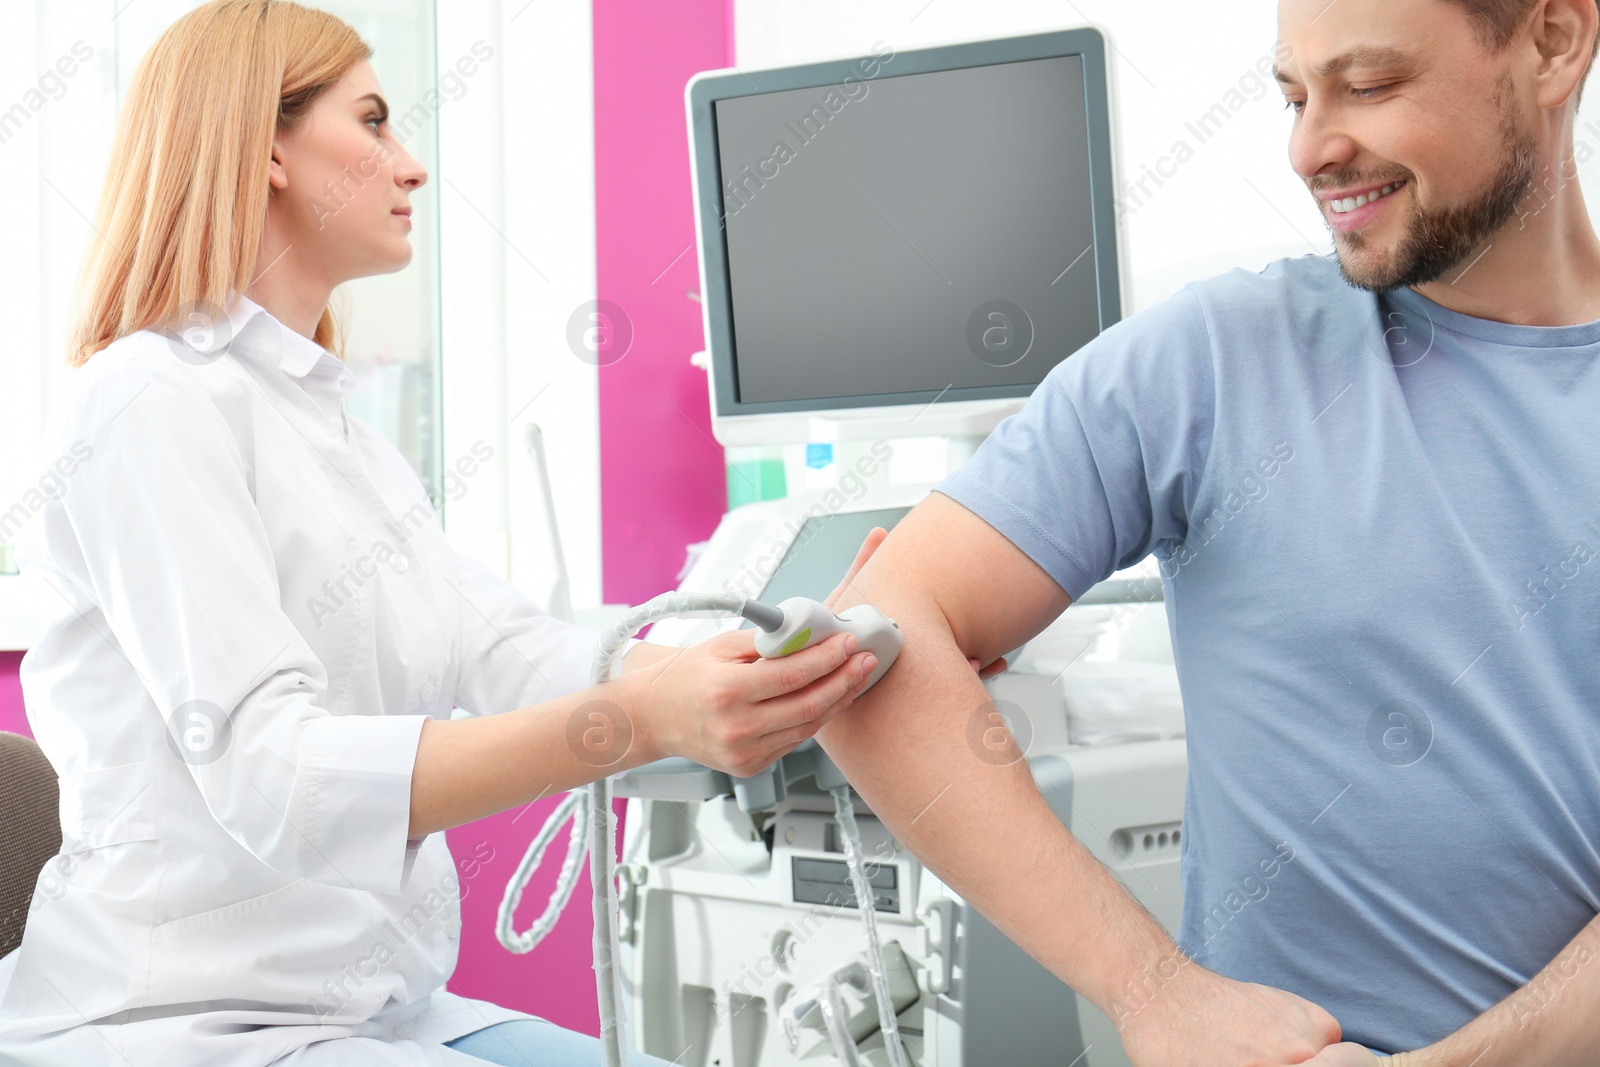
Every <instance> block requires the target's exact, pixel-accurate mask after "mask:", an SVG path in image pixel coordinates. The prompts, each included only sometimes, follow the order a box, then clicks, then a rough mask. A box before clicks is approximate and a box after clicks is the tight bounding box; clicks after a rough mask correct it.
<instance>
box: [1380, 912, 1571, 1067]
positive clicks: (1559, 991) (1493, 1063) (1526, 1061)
mask: <svg viewBox="0 0 1600 1067" xmlns="http://www.w3.org/2000/svg"><path fill="white" fill-rule="evenodd" d="M1597 1047H1600V917H1597V918H1595V919H1592V920H1590V922H1589V924H1588V925H1587V926H1585V927H1584V928H1583V929H1582V930H1581V931H1579V932H1578V936H1577V937H1575V938H1573V939H1572V940H1571V941H1569V942H1568V943H1567V945H1566V947H1564V948H1563V949H1562V950H1561V951H1560V952H1558V953H1557V954H1556V958H1555V959H1553V960H1551V961H1550V963H1549V964H1548V965H1547V966H1546V967H1545V968H1544V970H1542V971H1540V972H1539V973H1538V974H1537V975H1535V976H1534V979H1533V981H1531V982H1529V983H1528V984H1527V985H1525V986H1523V987H1522V988H1521V989H1519V990H1517V991H1516V992H1515V993H1513V994H1511V995H1510V996H1509V997H1507V998H1506V999H1504V1000H1502V1001H1501V1002H1500V1003H1498V1004H1496V1005H1495V1006H1494V1007H1492V1008H1490V1009H1489V1010H1488V1011H1486V1012H1484V1013H1483V1014H1482V1015H1480V1016H1478V1017H1477V1018H1476V1019H1474V1020H1473V1021H1472V1022H1470V1023H1468V1024H1467V1025H1466V1026H1463V1027H1462V1028H1461V1029H1460V1030H1457V1031H1456V1032H1455V1033H1453V1034H1451V1035H1450V1036H1449V1037H1447V1038H1445V1039H1444V1040H1442V1041H1439V1042H1436V1043H1435V1044H1432V1045H1429V1046H1428V1047H1427V1048H1425V1049H1420V1050H1418V1051H1416V1052H1408V1053H1404V1054H1402V1055H1400V1056H1396V1057H1395V1058H1394V1060H1393V1061H1392V1062H1393V1063H1394V1064H1395V1065H1396V1067H1468V1065H1469V1064H1470V1065H1471V1067H1586V1065H1589V1064H1593V1063H1594V1062H1595V1055H1596V1054H1595V1049H1596V1048H1597Z"/></svg>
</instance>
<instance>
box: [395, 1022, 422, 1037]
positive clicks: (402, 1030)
mask: <svg viewBox="0 0 1600 1067" xmlns="http://www.w3.org/2000/svg"><path fill="white" fill-rule="evenodd" d="M416 1035H417V1028H416V1027H414V1026H412V1025H411V1024H410V1023H401V1024H400V1025H399V1026H397V1027H395V1028H394V1036H395V1037H398V1038H399V1039H400V1040H401V1041H410V1040H411V1039H412V1038H413V1037H415V1036H416Z"/></svg>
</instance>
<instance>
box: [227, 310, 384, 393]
mask: <svg viewBox="0 0 1600 1067" xmlns="http://www.w3.org/2000/svg"><path fill="white" fill-rule="evenodd" d="M227 316H228V327H227V329H226V330H216V331H214V333H213V337H212V340H211V347H213V348H220V347H223V346H227V348H228V350H229V351H230V352H235V353H238V354H242V355H247V356H253V357H255V358H256V359H260V360H264V361H266V362H268V363H271V364H273V365H274V366H277V367H279V368H281V369H282V370H283V371H284V373H286V374H289V375H291V376H293V377H295V378H304V377H306V376H307V375H314V376H316V377H328V378H334V379H336V380H337V381H338V383H339V384H340V385H341V386H346V387H347V386H348V383H349V382H350V381H352V380H353V378H352V375H351V373H350V369H349V368H348V367H346V366H345V364H344V361H343V360H341V359H340V358H339V357H337V356H335V355H334V354H333V353H331V352H329V351H328V350H327V349H325V348H323V347H322V346H321V345H319V344H317V343H316V342H315V341H313V340H311V338H309V337H306V336H304V335H303V334H299V333H296V332H295V331H294V330H291V329H289V327H287V326H285V325H284V324H283V323H282V322H280V321H278V319H277V318H276V317H275V316H273V314H272V313H271V312H270V311H268V310H267V309H266V308H264V307H262V306H261V305H260V304H258V303H256V302H255V301H254V300H251V299H250V298H249V297H248V296H245V295H244V294H243V293H239V294H236V295H235V297H234V303H233V307H232V308H231V309H230V310H229V311H228V312H227Z"/></svg>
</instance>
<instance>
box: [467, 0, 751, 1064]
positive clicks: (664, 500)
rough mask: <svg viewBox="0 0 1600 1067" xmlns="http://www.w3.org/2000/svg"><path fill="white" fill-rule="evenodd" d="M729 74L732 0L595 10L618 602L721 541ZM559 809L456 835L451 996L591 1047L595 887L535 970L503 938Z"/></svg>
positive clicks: (606, 477) (608, 533)
mask: <svg viewBox="0 0 1600 1067" xmlns="http://www.w3.org/2000/svg"><path fill="white" fill-rule="evenodd" d="M732 62H733V18H732V0H674V2H673V3H669V4H654V3H652V4H641V3H638V2H637V0H594V68H595V75H594V78H595V84H594V109H595V200H596V205H595V206H596V227H595V228H596V234H595V238H596V242H597V246H598V247H597V256H598V273H599V296H600V298H601V299H602V300H609V301H611V302H613V303H614V304H616V305H618V306H619V307H621V308H622V309H623V311H624V312H625V313H626V314H627V316H628V318H629V320H630V321H631V324H632V330H633V343H632V346H631V347H630V348H629V349H628V351H627V353H626V355H624V356H623V357H622V358H621V359H620V360H618V361H617V362H615V363H611V364H609V365H607V366H604V367H601V368H600V371H599V373H600V470H601V487H600V489H601V503H600V510H601V529H602V531H603V534H602V536H603V539H604V540H603V544H602V553H603V560H604V568H603V569H604V574H603V579H604V580H603V591H604V596H605V599H606V601H607V602H608V603H630V604H637V603H641V602H643V601H645V600H648V599H649V598H650V597H652V596H655V595H656V594H657V593H660V592H663V591H665V590H667V589H670V588H672V587H673V586H674V585H675V584H676V581H675V578H674V576H675V575H676V574H677V573H678V570H679V568H681V567H682V565H683V559H684V550H685V546H687V545H688V544H689V543H691V542H693V541H700V540H704V539H705V538H706V537H709V536H710V534H711V531H712V530H713V529H715V528H716V524H717V520H718V519H719V518H721V516H722V513H723V511H724V509H725V508H726V506H727V491H726V483H725V480H724V479H725V474H724V468H723V458H722V449H721V448H720V447H718V446H717V445H716V444H715V443H714V441H713V440H712V437H711V425H710V404H709V399H708V396H707V390H706V376H705V372H704V371H701V370H697V369H696V368H694V367H692V366H690V365H689V356H690V354H691V353H693V352H696V351H698V350H699V349H700V348H701V347H702V346H703V342H702V335H701V329H700V305H699V304H698V303H696V302H695V301H693V300H690V299H688V298H687V297H685V296H684V293H685V291H686V290H689V289H696V290H697V289H699V287H700V279H699V267H698V259H697V256H696V253H695V250H694V248H693V247H689V246H690V244H691V242H693V241H694V240H695V233H694V205H693V203H692V201H691V191H690V181H689V149H688V131H687V129H686V128H685V124H684V112H683V87H684V85H685V84H686V83H687V82H688V80H689V78H690V76H691V75H693V74H694V73H696V72H697V71H701V70H710V69H714V68H719V67H726V66H729V65H731V64H732ZM686 248H687V249H688V250H687V251H685V249H686ZM680 253H681V255H680ZM674 257H677V258H676V262H674ZM669 264H670V266H669ZM556 803H557V800H556V799H555V798H551V799H549V800H545V801H541V802H540V803H539V804H536V805H535V806H534V807H533V808H531V809H529V810H528V811H527V812H526V814H521V815H519V814H518V813H516V812H504V813H502V814H500V815H497V816H495V817H493V818H490V819H484V820H482V821H480V822H476V823H473V824H471V825H470V826H463V827H459V828H457V829H455V830H452V831H450V834H449V838H450V847H451V849H452V850H453V851H454V852H455V855H456V860H457V865H458V867H460V868H461V871H460V874H461V881H462V894H463V897H462V903H461V911H462V934H461V962H460V964H459V966H458V967H457V968H456V973H455V977H454V978H452V979H451V981H450V988H451V989H452V990H453V991H455V992H457V993H460V994H462V995H463V996H472V997H482V998H484V999H488V1000H493V1001H496V1002H497V1003H501V1004H505V1005H507V1006H508V1007H512V1008H516V1009H518V1010H521V1011H527V1012H531V1013H533V1014H535V1015H540V1016H543V1017H544V1018H547V1019H549V1020H550V1021H552V1022H555V1023H559V1024H561V1025H562V1026H567V1027H570V1028H572V1029H574V1030H581V1031H584V1032H585V1033H590V1034H594V1033H598V1032H599V1027H598V1023H597V1019H596V1005H595V991H594V971H593V969H592V967H591V961H592V959H593V957H592V954H591V952H590V948H589V944H590V937H591V936H592V932H593V923H592V922H591V921H590V917H589V910H588V908H587V907H585V906H583V905H584V902H585V901H586V900H587V898H588V894H589V891H590V890H589V879H588V875H587V873H586V874H585V875H584V877H583V879H582V880H581V881H580V882H579V885H578V889H577V893H576V895H575V896H574V898H573V904H572V906H571V907H570V908H569V909H568V910H567V912H566V914H565V915H563V916H562V918H561V921H560V923H559V924H558V925H557V926H556V929H555V931H554V932H553V933H552V934H551V935H550V937H549V938H548V939H546V941H545V942H544V943H543V944H542V945H540V946H539V947H538V948H537V949H535V950H534V951H533V952H532V953H531V954H530V955H529V956H512V955H511V954H510V953H508V952H506V951H505V950H504V949H503V948H501V947H500V945H499V943H498V942H497V941H495V939H494V921H495V913H496V910H497V909H498V908H499V905H500V895H501V893H502V891H503V890H504V887H505V883H506V879H508V878H509V877H510V876H511V874H512V872H513V871H514V870H515V869H516V866H517V863H518V862H519V861H520V860H521V858H522V853H523V850H524V849H525V848H526V847H527V843H528V841H529V840H530V839H531V838H532V836H533V834H534V833H535V831H537V829H538V828H539V826H540V825H541V824H542V823H543V821H544V819H545V815H546V813H547V812H549V810H550V809H551V808H553V807H554V806H555V805H556ZM619 812H620V806H619ZM561 841H563V842H564V841H565V836H564V835H563V837H562V838H561ZM557 847H559V846H557ZM484 857H488V858H486V859H485V858H484ZM475 861H476V862H475ZM560 864H561V860H560V855H559V853H557V854H551V855H548V856H547V864H546V867H547V869H546V870H545V871H542V872H541V876H540V877H539V878H538V879H537V880H536V881H535V883H534V884H533V885H532V886H531V887H530V888H529V889H528V891H527V893H525V894H524V896H523V907H522V908H521V910H520V913H519V915H518V917H517V925H518V927H519V929H523V928H526V927H527V925H528V924H529V922H530V921H531V920H532V919H533V918H535V917H536V916H537V915H538V913H539V912H540V911H542V910H543V907H544V902H545V900H546V899H547V898H548V896H549V892H550V887H551V885H552V884H553V883H554V881H555V871H556V869H557V868H559V867H560Z"/></svg>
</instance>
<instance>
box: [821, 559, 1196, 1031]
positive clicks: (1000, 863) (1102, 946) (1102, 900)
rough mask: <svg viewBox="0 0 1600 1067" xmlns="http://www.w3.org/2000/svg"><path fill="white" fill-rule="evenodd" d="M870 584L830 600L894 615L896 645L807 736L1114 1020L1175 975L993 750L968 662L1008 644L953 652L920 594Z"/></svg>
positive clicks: (1001, 753)
mask: <svg viewBox="0 0 1600 1067" xmlns="http://www.w3.org/2000/svg"><path fill="white" fill-rule="evenodd" d="M872 581H873V567H872V564H868V566H867V568H866V569H865V570H864V571H863V573H862V575H861V576H860V577H859V578H858V579H857V581H856V583H855V588H854V589H853V591H852V593H851V594H848V595H847V596H846V597H845V598H844V599H842V600H841V601H840V602H839V605H838V607H839V609H841V610H842V609H843V608H845V607H848V606H849V605H851V604H854V603H858V602H862V601H864V600H870V601H871V602H872V603H874V604H876V605H877V606H878V607H879V608H881V609H882V610H884V611H885V612H887V613H888V614H889V615H891V616H893V617H894V618H895V619H896V621H897V622H898V623H899V625H900V628H901V631H902V634H903V636H904V638H905V644H904V650H903V651H902V652H901V655H900V658H899V659H898V660H897V661H896V664H895V666H894V668H893V669H892V670H890V671H889V673H888V674H886V675H885V676H884V678H883V679H882V681H880V682H879V683H878V684H877V686H875V687H874V688H873V689H872V690H871V691H869V692H868V693H866V694H864V695H863V696H862V697H860V698H859V699H858V700H857V702H856V704H855V705H854V706H852V707H851V708H850V709H849V710H848V711H847V712H845V713H844V714H842V715H840V716H839V717H838V718H836V719H835V720H833V721H832V722H831V723H829V724H828V725H827V726H826V727H824V728H823V730H822V732H821V733H819V734H818V740H819V741H820V742H821V743H822V745H823V747H824V748H825V749H826V750H827V752H828V754H829V755H830V756H831V757H832V758H833V760H834V761H835V762H836V763H837V764H838V765H839V767H840V769H841V770H842V771H843V772H844V774H845V776H846V777H847V778H848V779H849V780H850V782H851V784H852V785H853V786H854V787H855V788H856V789H857V791H859V792H860V793H861V795H862V796H863V798H865V799H866V801H867V803H868V804H870V805H871V807H872V810H873V812H874V813H875V814H876V815H878V817H879V818H881V819H882V820H883V821H884V823H885V824H886V825H887V826H888V828H889V829H890V830H891V831H892V832H893V833H894V835H895V836H896V837H897V838H898V839H899V840H900V841H901V842H903V843H904V844H905V845H907V846H908V847H909V848H910V849H911V851H912V852H913V853H915V854H916V855H917V857H918V858H919V859H920V860H921V861H922V862H923V863H924V864H925V865H926V866H927V867H928V869H929V870H931V871H933V872H934V873H935V874H937V875H938V876H939V877H940V878H941V879H943V880H944V882H945V883H946V884H948V885H950V886H951V887H952V888H953V889H955V890H956V891H957V892H959V893H960V894H961V895H962V897H963V898H964V899H965V900H967V901H968V902H969V903H970V904H972V905H973V906H974V907H976V908H977V909H978V910H979V911H980V912H982V913H983V914H984V915H985V916H987V917H988V918H989V920H990V921H991V922H993V923H994V924H995V925H996V926H997V927H999V928H1000V929H1001V930H1002V931H1004V932H1005V934H1006V935H1007V936H1009V937H1010V938H1011V939H1012V940H1014V941H1016V942H1017V944H1019V945H1020V946H1022V948H1023V949H1025V950H1026V951H1027V952H1028V953H1029V954H1031V955H1032V956H1034V957H1035V958H1036V959H1038V960H1039V962H1040V963H1042V964H1043V965H1044V966H1045V967H1047V968H1048V969H1049V970H1050V971H1051V972H1052V973H1054V974H1055V975H1056V976H1058V977H1059V978H1061V979H1062V980H1063V981H1065V982H1066V983H1067V984H1069V985H1071V986H1072V987H1073V988H1074V989H1076V990H1078V991H1079V992H1080V993H1082V994H1083V995H1084V996H1086V997H1088V998H1089V999H1090V1000H1091V1001H1093V1002H1094V1003H1095V1004H1096V1005H1097V1006H1098V1007H1100V1008H1101V1010H1103V1011H1105V1012H1106V1013H1107V1014H1109V1015H1112V1016H1113V1018H1116V1015H1117V1008H1116V1004H1117V1002H1119V1001H1121V1000H1122V999H1123V998H1124V997H1126V996H1127V995H1128V992H1129V989H1130V986H1131V987H1133V988H1139V987H1141V986H1147V985H1148V984H1149V983H1148V981H1147V979H1149V978H1150V977H1151V976H1152V975H1155V974H1156V973H1157V971H1158V969H1161V968H1165V969H1166V973H1165V974H1164V975H1163V977H1164V978H1171V977H1174V976H1175V970H1174V969H1175V968H1176V967H1177V966H1178V965H1179V962H1180V961H1179V960H1178V958H1177V956H1176V950H1175V949H1174V946H1173V945H1172V942H1171V940H1170V938H1168V937H1167V935H1166V933H1165V932H1164V931H1163V930H1162V929H1161V927H1160V926H1159V924H1157V923H1156V922H1155V920H1154V919H1152V918H1151V917H1150V916H1149V915H1148V914H1147V913H1146V912H1145V911H1144V910H1143V909H1142V908H1140V906H1139V905H1138V904H1137V903H1136V902H1135V901H1134V900H1133V899H1132V898H1131V897H1129V895H1128V894H1127V892H1126V891H1125V890H1124V889H1123V887H1122V886H1121V884H1120V883H1119V882H1117V880H1116V879H1115V878H1114V877H1113V876H1112V875H1111V874H1110V872H1108V871H1107V870H1106V869H1105V868H1104V867H1103V866H1101V865H1100V863H1099V862H1098V861H1097V860H1095V858H1094V857H1093V856H1092V855H1091V854H1090V853H1089V852H1088V850H1086V849H1085V848H1084V847H1083V846H1082V845H1080V844H1079V843H1078V842H1077V841H1076V840H1074V839H1073V837H1072V835H1071V834H1069V833H1068V832H1067V830H1066V828H1065V827H1063V826H1062V825H1061V823H1060V821H1059V820H1058V819H1057V818H1056V816H1055V814H1054V813H1053V812H1052V811H1051V810H1050V808H1049V806H1048V805H1047V804H1046V803H1045V801H1044V799H1043V798H1042V797H1041V796H1040V795H1039V791H1038V789H1037V787H1036V786H1035V785H1034V783H1033V780H1032V777H1031V775H1030V774H1029V771H1028V765H1027V762H1026V760H1024V759H1022V758H1021V753H1020V752H1018V751H1016V749H1015V747H1014V746H1012V747H1011V748H1010V750H1009V751H1006V750H1004V749H996V748H995V747H994V744H995V741H996V738H997V734H996V733H995V731H996V728H997V723H996V721H995V720H993V719H992V718H990V716H991V715H992V714H993V711H994V706H993V703H992V702H991V701H990V699H989V697H988V694H987V691H986V690H985V689H984V687H983V684H982V682H980V681H979V680H978V678H977V677H976V675H974V673H973V671H972V669H971V667H970V665H969V663H968V659H967V656H968V655H971V656H975V657H977V658H978V659H979V660H980V661H982V662H988V661H989V660H992V659H993V658H994V657H995V656H997V655H1000V654H1002V653H1004V652H1005V651H1008V650H1007V649H988V648H978V647H975V648H971V649H963V648H960V647H958V645H957V642H956V639H955V637H954V636H953V634H952V633H951V630H950V627H949V625H948V623H947V622H946V620H945V618H944V616H943V614H942V612H941V610H940V609H939V607H938V605H937V604H936V603H935V602H934V601H933V600H932V599H931V598H929V597H927V596H925V595H920V594H919V593H918V592H916V591H915V590H913V589H911V588H910V587H908V586H900V587H898V588H893V589H890V588H883V589H874V588H873V587H872ZM998 737H999V738H1000V739H1003V738H1004V735H1003V734H1001V735H998ZM1161 980H1162V979H1161V978H1156V979H1155V981H1156V982H1160V981H1161ZM1150 992H1152V990H1149V989H1146V990H1145V994H1146V995H1148V994H1149V993H1150Z"/></svg>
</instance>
